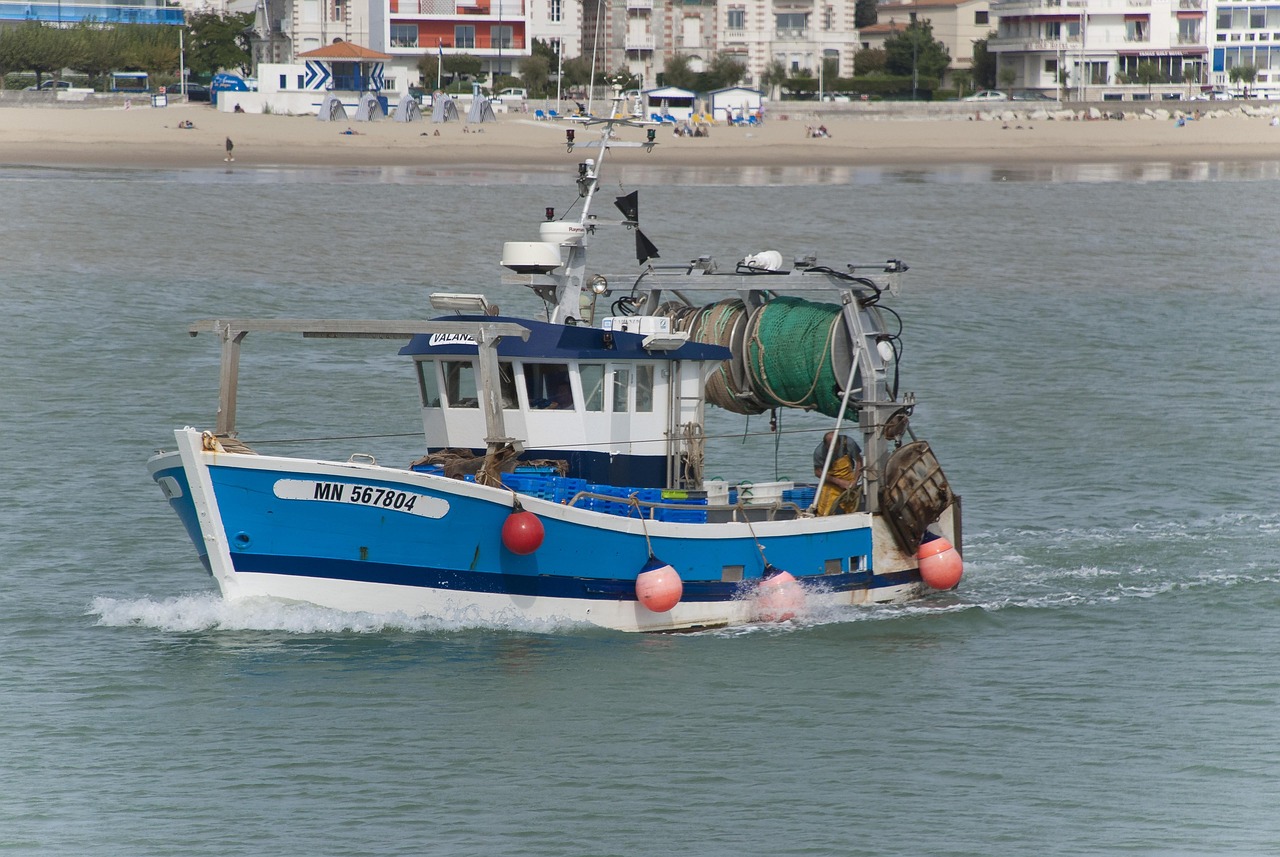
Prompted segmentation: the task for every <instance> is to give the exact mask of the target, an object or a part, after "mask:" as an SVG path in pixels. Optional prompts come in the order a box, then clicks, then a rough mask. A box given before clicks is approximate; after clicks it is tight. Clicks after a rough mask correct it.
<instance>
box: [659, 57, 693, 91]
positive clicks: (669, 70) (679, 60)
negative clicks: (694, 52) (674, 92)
mask: <svg viewBox="0 0 1280 857" xmlns="http://www.w3.org/2000/svg"><path fill="white" fill-rule="evenodd" d="M697 83H698V75H697V74H696V73H695V72H694V71H693V69H691V68H689V58H688V57H686V56H682V55H680V54H676V55H675V56H673V57H672V58H671V59H669V60H667V67H666V68H665V69H664V70H663V72H662V85H663V86H678V87H680V88H681V89H693V88H694V87H695V86H697Z"/></svg>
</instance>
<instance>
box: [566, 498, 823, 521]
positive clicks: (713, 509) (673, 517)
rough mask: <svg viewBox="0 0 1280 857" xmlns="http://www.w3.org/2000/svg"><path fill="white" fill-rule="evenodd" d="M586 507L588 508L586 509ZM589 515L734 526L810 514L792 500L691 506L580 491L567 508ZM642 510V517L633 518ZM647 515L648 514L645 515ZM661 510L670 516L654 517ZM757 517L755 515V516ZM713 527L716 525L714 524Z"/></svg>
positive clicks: (685, 503) (691, 504) (677, 502)
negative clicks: (593, 513) (718, 520)
mask: <svg viewBox="0 0 1280 857" xmlns="http://www.w3.org/2000/svg"><path fill="white" fill-rule="evenodd" d="M583 504H585V505H583ZM566 505H569V506H573V507H575V508H579V509H582V508H585V509H586V510H587V511H593V512H601V513H603V514H606V515H617V516H618V517H623V518H626V517H637V518H645V519H646V520H651V521H653V520H661V521H666V522H668V523H699V524H705V523H708V522H709V521H710V519H711V518H717V519H725V520H727V521H731V522H740V521H747V520H753V521H758V520H768V521H772V520H774V519H776V518H778V517H779V515H780V513H783V514H782V517H783V518H784V519H785V520H790V519H791V518H796V517H799V516H800V515H802V514H804V513H805V512H806V511H807V510H806V509H802V508H801V507H800V506H799V505H798V504H796V503H793V502H791V501H789V500H773V501H770V502H767V503H743V502H741V501H739V502H736V503H705V502H704V503H690V502H688V501H685V502H683V503H682V502H679V501H674V502H672V501H665V500H664V501H657V500H641V499H639V497H635V496H632V497H620V496H619V495H617V494H602V493H599V492H596V491H579V492H577V493H576V494H574V495H573V496H572V497H570V498H569V500H568V501H567V504H566ZM637 510H639V514H631V513H632V512H635V511H637ZM646 510H647V512H648V514H645V512H646ZM658 510H663V511H665V512H667V514H664V515H658V514H655V513H656V512H657V511H658ZM752 513H755V514H752ZM713 523H714V522H713Z"/></svg>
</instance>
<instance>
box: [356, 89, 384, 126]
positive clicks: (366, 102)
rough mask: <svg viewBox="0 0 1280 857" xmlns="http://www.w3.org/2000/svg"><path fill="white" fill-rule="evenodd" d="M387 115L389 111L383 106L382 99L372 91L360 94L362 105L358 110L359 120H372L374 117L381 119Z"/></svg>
mask: <svg viewBox="0 0 1280 857" xmlns="http://www.w3.org/2000/svg"><path fill="white" fill-rule="evenodd" d="M386 115H387V111H386V109H385V108H383V106H382V99H380V98H378V96H376V95H374V94H373V93H372V92H363V93H361V94H360V107H359V108H358V109H357V110H356V121H357V122H372V121H373V120H374V119H381V118H382V117H384V116H386Z"/></svg>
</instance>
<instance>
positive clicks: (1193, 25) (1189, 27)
mask: <svg viewBox="0 0 1280 857" xmlns="http://www.w3.org/2000/svg"><path fill="white" fill-rule="evenodd" d="M1178 43H1179V44H1183V45H1195V44H1199V43H1200V19H1199V18H1182V19H1180V20H1179V21H1178Z"/></svg>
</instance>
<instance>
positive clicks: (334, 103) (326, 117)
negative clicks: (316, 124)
mask: <svg viewBox="0 0 1280 857" xmlns="http://www.w3.org/2000/svg"><path fill="white" fill-rule="evenodd" d="M316 118H317V119H319V120H320V121H321V122H346V121H347V108H345V107H343V106H342V99H341V98H339V97H338V96H337V95H335V94H334V93H332V92H330V93H328V94H326V95H325V97H324V100H323V101H321V102H320V110H319V111H318V112H317V113H316Z"/></svg>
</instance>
